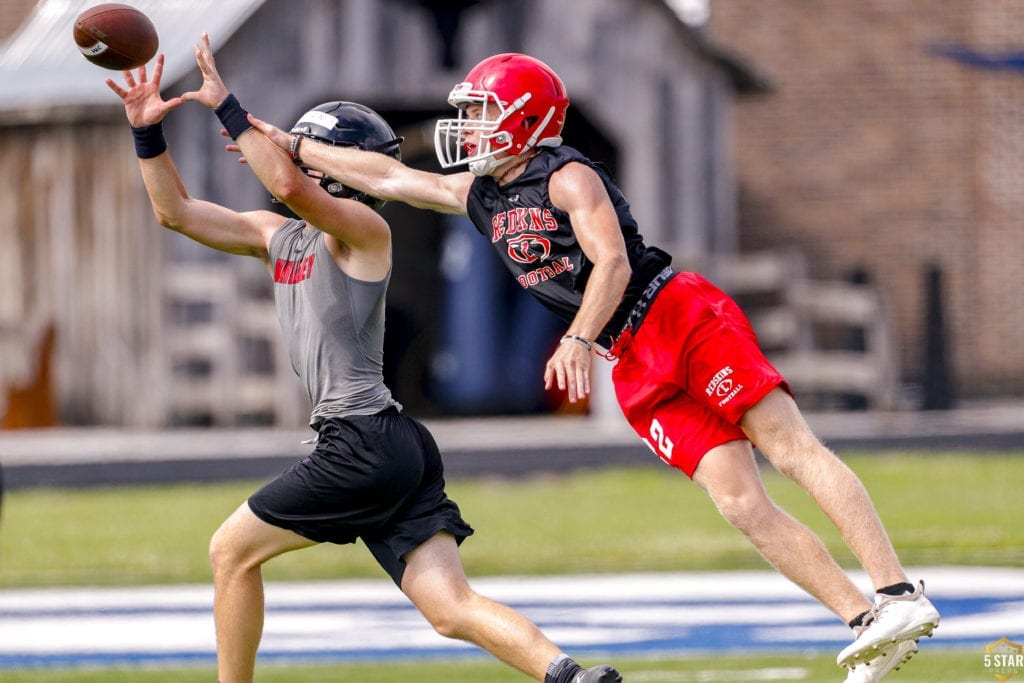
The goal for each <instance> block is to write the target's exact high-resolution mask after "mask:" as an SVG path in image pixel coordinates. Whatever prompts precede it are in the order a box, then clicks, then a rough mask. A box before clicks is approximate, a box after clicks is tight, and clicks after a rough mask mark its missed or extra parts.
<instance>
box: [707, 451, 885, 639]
mask: <svg viewBox="0 0 1024 683" xmlns="http://www.w3.org/2000/svg"><path fill="white" fill-rule="evenodd" d="M693 480H694V482H696V483H697V484H699V485H700V486H701V487H702V488H703V489H704V490H705V491H707V493H708V495H709V496H710V497H711V499H712V500H713V501H714V503H715V505H716V506H717V507H718V510H719V512H720V513H721V514H722V516H723V517H725V518H726V519H727V520H728V521H729V522H730V523H731V524H732V525H733V526H735V527H736V528H737V529H738V530H739V531H740V532H742V533H743V535H744V536H746V537H747V539H749V540H750V542H751V543H752V544H753V546H754V547H755V548H756V549H757V551H758V552H759V553H761V555H762V556H763V557H764V558H765V559H766V560H767V561H768V562H769V564H771V565H772V566H773V567H775V568H776V569H778V570H779V571H780V572H781V573H782V574H783V575H785V576H786V577H787V578H788V579H789V580H790V581H792V582H793V583H795V584H797V585H798V586H800V587H801V588H803V589H804V590H805V591H807V592H808V593H809V594H811V595H812V596H814V597H815V598H817V599H818V600H819V601H820V602H821V603H822V604H824V605H825V606H826V607H828V608H829V609H830V610H832V611H833V612H835V613H836V614H837V615H839V616H840V617H841V618H842V619H843V620H844V621H849V620H851V619H853V618H854V617H855V616H856V615H858V614H860V613H861V612H863V611H864V610H866V609H868V608H869V607H870V604H869V603H868V601H867V599H866V598H865V597H864V595H863V594H862V593H861V592H860V591H859V590H858V589H857V587H856V586H855V585H854V584H853V582H852V581H850V579H849V577H847V575H846V574H845V572H843V570H842V569H841V568H840V567H839V565H838V564H837V563H836V561H835V560H834V559H833V558H832V556H831V555H830V554H829V552H828V549H827V548H826V547H825V544H824V543H822V542H821V539H819V538H818V536H817V535H816V534H814V533H813V532H812V531H811V530H810V529H808V528H807V527H806V526H804V525H803V524H802V523H800V522H799V521H797V520H796V519H794V518H793V517H792V516H790V515H789V514H788V513H786V512H785V511H784V510H782V509H781V508H779V507H778V506H777V505H776V504H775V502H774V501H772V499H771V498H770V497H769V496H768V493H767V491H765V488H764V484H763V483H762V481H761V475H760V472H759V471H758V469H757V463H756V462H755V461H754V454H753V450H752V449H751V447H750V442H748V441H746V440H743V439H741V440H736V441H729V442H727V443H724V444H722V445H720V446H716V447H715V448H712V449H711V450H710V451H708V453H707V454H706V455H705V456H704V457H703V458H702V459H701V461H700V464H699V465H698V466H697V470H696V472H695V473H694V476H693Z"/></svg>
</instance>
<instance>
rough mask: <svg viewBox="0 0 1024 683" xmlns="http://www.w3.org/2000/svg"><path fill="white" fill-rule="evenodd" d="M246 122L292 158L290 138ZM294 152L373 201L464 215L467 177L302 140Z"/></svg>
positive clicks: (269, 126)
mask: <svg viewBox="0 0 1024 683" xmlns="http://www.w3.org/2000/svg"><path fill="white" fill-rule="evenodd" d="M249 121H250V123H252V125H253V126H254V127H255V128H256V129H257V130H259V131H260V132H262V133H263V134H264V135H266V136H267V137H268V138H269V139H270V140H272V141H273V142H274V144H276V145H277V146H278V147H280V148H281V149H283V150H288V151H289V154H290V153H291V151H292V142H293V141H292V136H291V135H289V134H288V133H286V132H285V131H283V130H281V129H280V128H278V127H277V126H274V125H273V124H270V123H267V122H266V121H261V120H260V119H258V118H256V117H255V116H253V115H252V114H250V115H249ZM295 153H296V155H297V157H298V159H299V160H301V162H302V163H303V164H305V165H306V166H310V167H312V168H315V169H317V170H318V171H322V172H323V173H325V174H327V175H329V176H331V177H332V178H337V179H338V180H339V181H340V182H342V183H344V184H345V185H348V186H349V187H352V188H355V189H357V190H359V191H360V192H366V193H367V194H370V195H372V196H374V197H378V198H380V199H384V200H387V201H396V202H403V203H405V204H409V205H410V206H415V207H416V208H420V209H431V210H433V211H438V212H440V213H449V214H459V215H465V213H466V197H467V196H468V195H469V186H470V185H472V184H473V175H472V174H471V173H468V172H465V173H455V174H451V175H443V174H440V173H430V172H428V171H420V170H417V169H414V168H410V167H409V166H406V165H405V164H403V163H402V162H401V161H398V160H397V159H392V158H390V157H385V156H382V155H380V154H374V153H373V152H367V151H365V150H361V149H354V148H351V147H332V146H330V145H325V144H322V143H318V142H315V141H313V140H305V139H303V140H301V142H300V143H299V144H298V145H297V149H295Z"/></svg>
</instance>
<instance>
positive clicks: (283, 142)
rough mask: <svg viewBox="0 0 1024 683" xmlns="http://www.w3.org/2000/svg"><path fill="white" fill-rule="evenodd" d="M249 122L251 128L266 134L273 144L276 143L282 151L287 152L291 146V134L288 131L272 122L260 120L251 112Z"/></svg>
mask: <svg viewBox="0 0 1024 683" xmlns="http://www.w3.org/2000/svg"><path fill="white" fill-rule="evenodd" d="M249 123H251V124H252V127H253V128H255V129H256V130H258V131H259V132H261V133H263V134H264V135H266V136H267V137H268V138H270V141H271V142H273V143H274V144H275V145H277V146H278V147H280V148H281V149H283V150H284V151H286V152H288V151H289V149H290V148H291V144H292V136H291V134H290V133H286V132H284V131H283V130H281V129H280V128H278V127H277V126H275V125H273V124H272V123H267V122H266V121H261V120H260V119H258V118H256V117H255V116H253V115H252V114H249Z"/></svg>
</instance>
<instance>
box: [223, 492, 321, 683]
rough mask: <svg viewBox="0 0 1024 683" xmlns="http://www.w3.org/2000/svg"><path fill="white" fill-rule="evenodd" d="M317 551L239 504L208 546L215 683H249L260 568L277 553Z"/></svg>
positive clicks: (257, 632)
mask: <svg viewBox="0 0 1024 683" xmlns="http://www.w3.org/2000/svg"><path fill="white" fill-rule="evenodd" d="M311 545H315V543H314V542H313V541H310V540H309V539H307V538H303V537H302V536H299V535H298V534H296V533H294V532H291V531H287V530H285V529H279V528H278V527H275V526H271V525H270V524H267V523H266V522H264V521H262V520H261V519H259V518H258V517H256V515H254V514H253V513H252V511H251V510H250V509H249V505H248V503H243V504H242V505H241V506H240V507H239V508H238V509H237V510H235V512H234V513H233V514H232V515H231V516H230V517H228V519H227V520H226V521H225V522H224V523H223V524H221V526H220V528H219V529H218V530H217V532H216V533H215V534H214V535H213V539H212V540H211V541H210V563H211V565H212V567H213V582H214V602H213V616H214V624H215V626H216V629H217V675H218V681H219V683H236V682H244V683H251V681H252V680H253V676H254V668H255V663H256V650H257V648H258V647H259V642H260V638H261V636H262V635H263V574H262V571H261V569H260V567H261V565H262V564H263V563H264V562H266V561H267V560H269V559H270V558H272V557H274V556H276V555H280V554H281V553H284V552H287V551H290V550H297V549H299V548H305V547H308V546H311Z"/></svg>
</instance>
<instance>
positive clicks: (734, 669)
mask: <svg viewBox="0 0 1024 683" xmlns="http://www.w3.org/2000/svg"><path fill="white" fill-rule="evenodd" d="M982 655H983V653H982V652H935V651H931V650H929V649H928V644H927V643H925V644H923V645H922V651H921V654H919V655H918V656H917V657H915V658H914V659H913V660H911V662H910V663H909V664H907V666H906V667H905V668H903V669H902V670H900V671H898V672H895V673H893V674H891V675H890V676H887V677H886V683H976V682H978V681H995V680H996V679H995V677H994V676H993V675H992V674H991V673H990V672H988V671H987V670H986V669H985V667H984V663H983V661H982ZM602 661H605V660H602ZM607 661H611V660H607ZM583 663H584V664H588V665H589V664H594V663H597V662H596V661H594V662H591V661H584V662H583ZM614 663H615V665H616V666H618V667H619V669H620V670H621V671H622V674H623V678H624V679H625V681H626V683H691V682H694V681H729V682H731V683H737V682H739V683H743V682H746V681H750V682H755V681H758V682H760V681H776V682H779V681H781V682H786V681H803V682H804V683H821V682H822V681H840V680H842V678H843V672H842V670H840V669H839V668H837V667H836V664H835V657H834V655H815V656H809V655H801V654H794V655H791V656H779V655H775V656H771V657H737V656H730V657H713V658H709V657H686V658H680V659H621V658H615V661H614ZM213 680H216V675H215V672H214V670H213V669H212V668H189V669H162V670H148V669H135V668H131V669H106V670H89V669H69V670H13V671H12V670H5V671H4V672H3V681H4V683H30V682H31V683H127V682H128V681H131V682H133V683H210V681H213ZM257 680H259V681H260V683H295V682H296V681H301V682H302V683H327V682H328V681H330V682H332V683H334V682H337V681H359V683H411V682H415V683H481V682H483V681H486V683H506V682H507V683H523V682H524V681H528V680H531V679H529V678H528V677H526V676H524V675H522V674H520V673H517V672H516V671H513V670H512V669H510V668H508V667H505V666H503V665H501V664H498V663H497V662H496V661H494V660H491V659H486V658H479V657H478V658H472V659H466V660H456V661H445V662H407V663H385V664H350V665H329V666H327V665H325V666H299V665H292V666H270V665H266V666H261V667H260V668H258V670H257Z"/></svg>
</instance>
